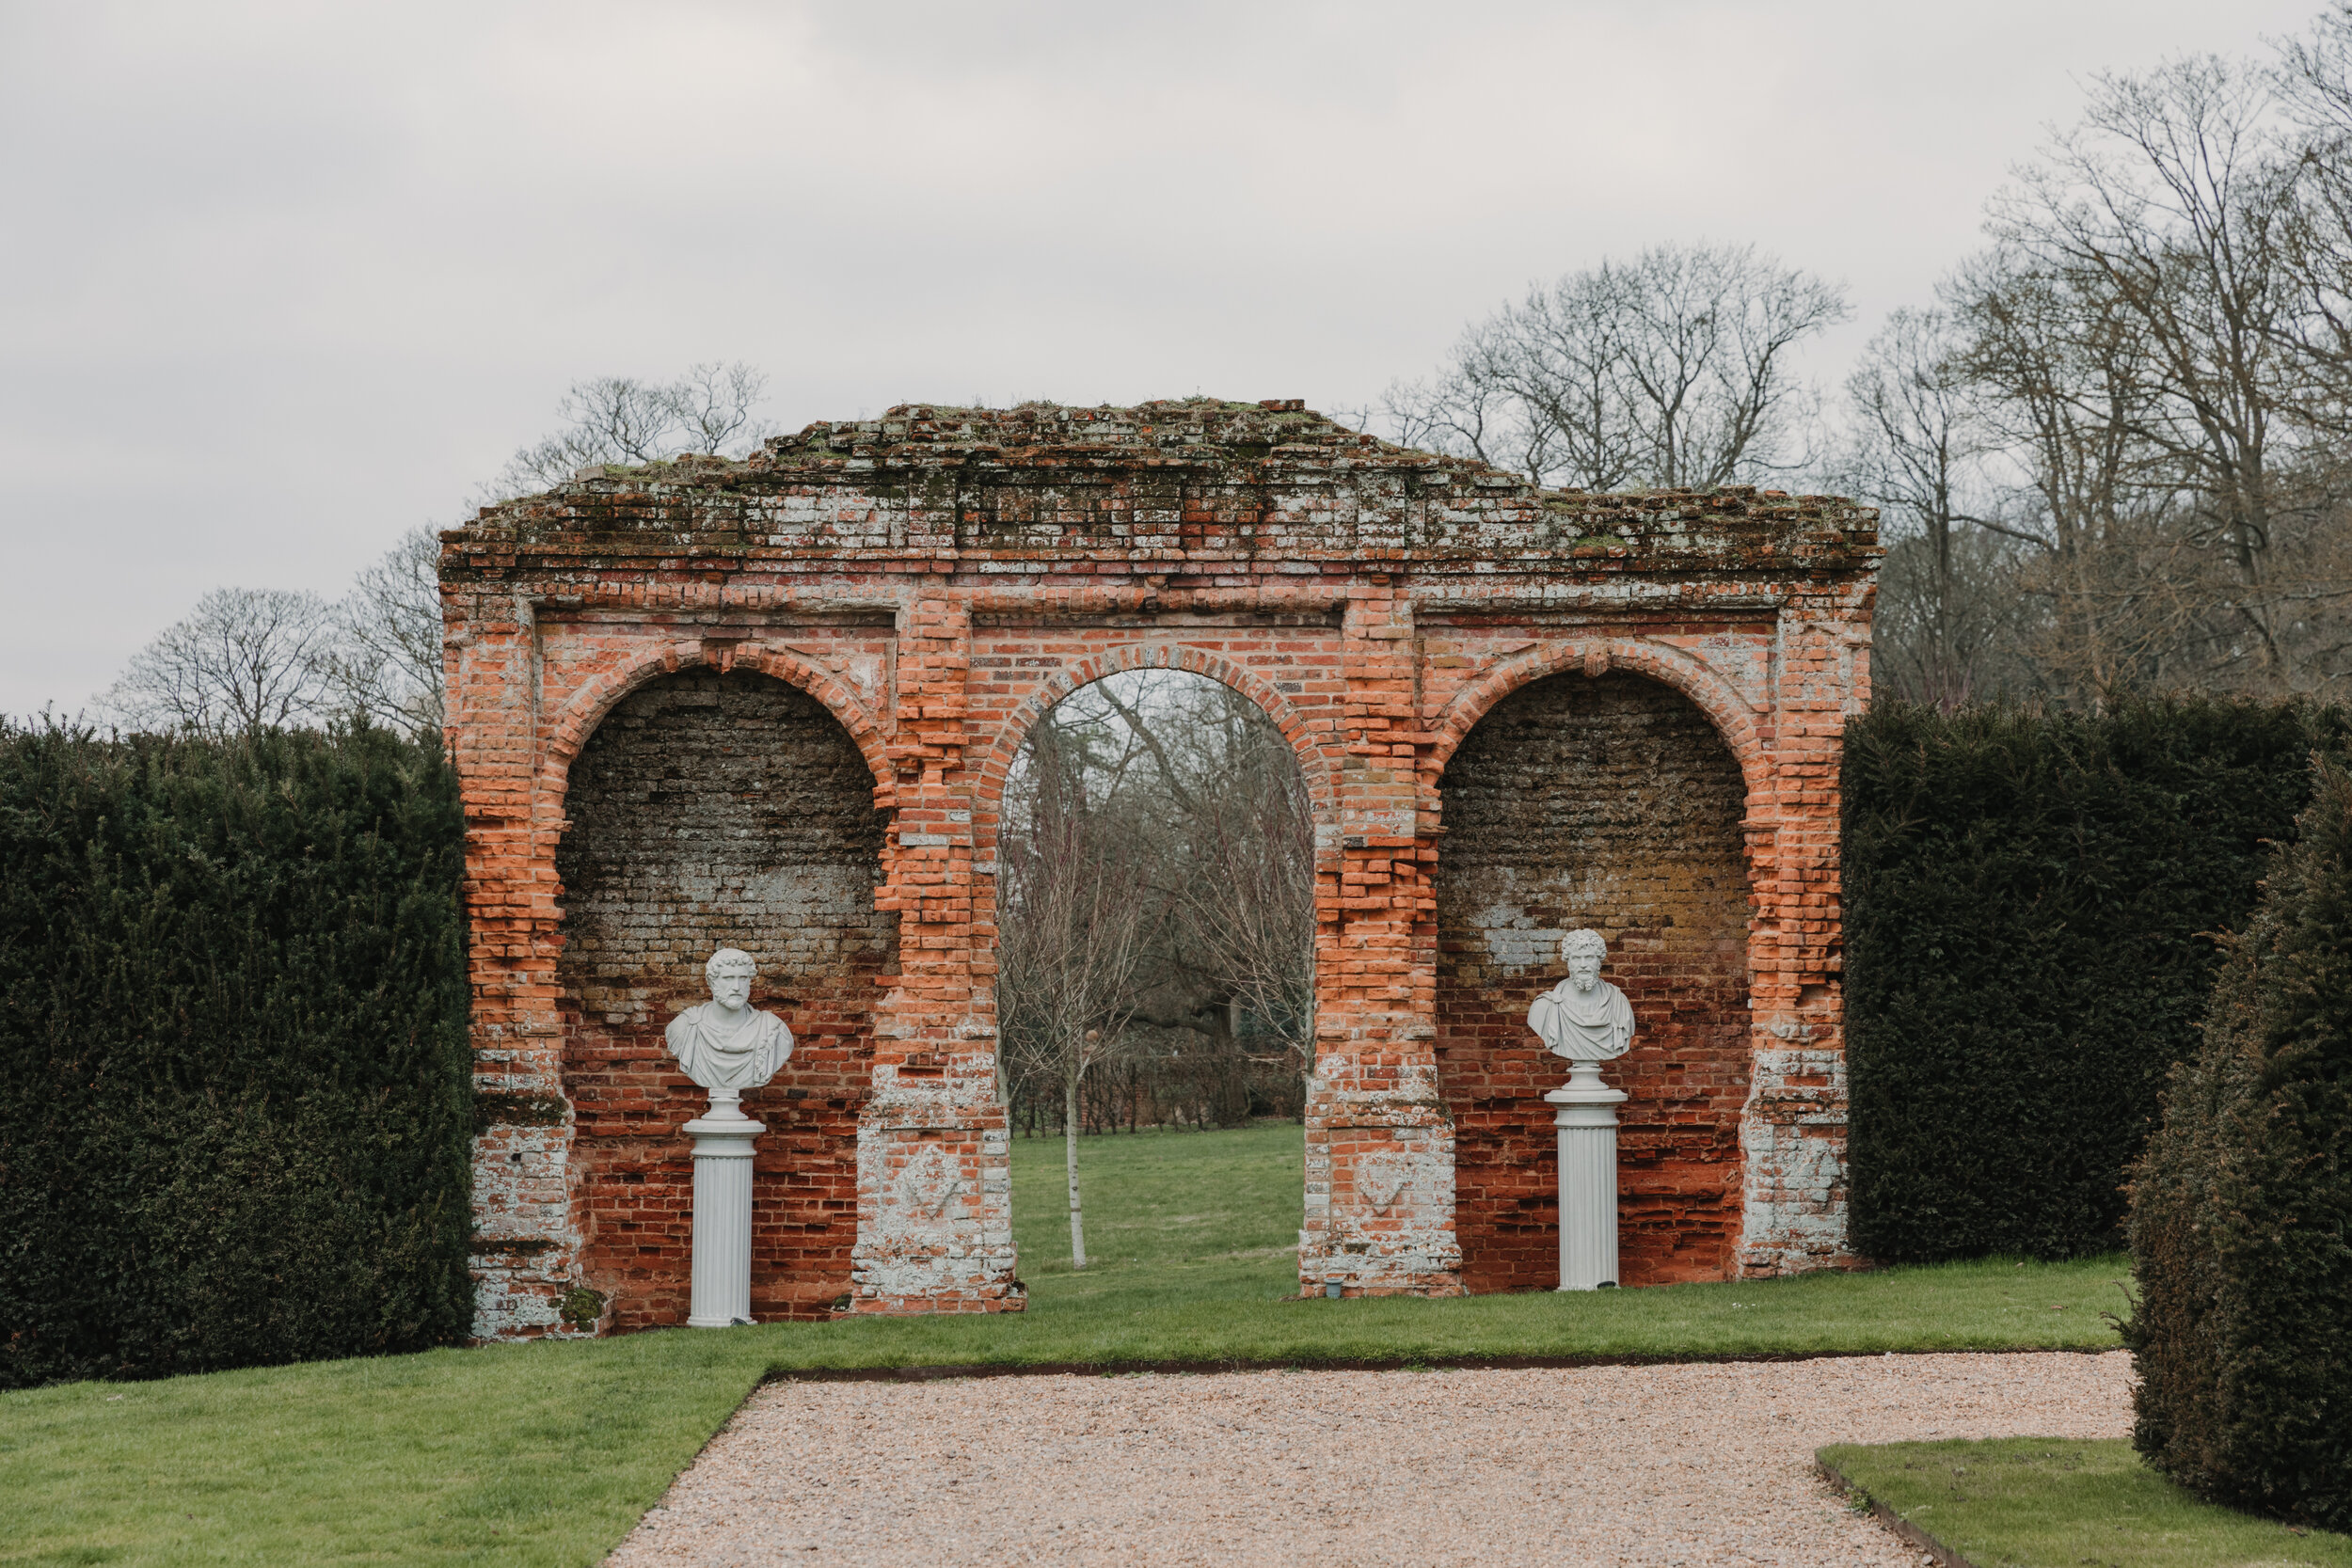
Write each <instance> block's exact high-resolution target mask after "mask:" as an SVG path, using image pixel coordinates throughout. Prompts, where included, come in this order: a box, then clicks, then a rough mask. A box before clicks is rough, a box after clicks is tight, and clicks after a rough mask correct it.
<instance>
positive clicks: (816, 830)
mask: <svg viewBox="0 0 2352 1568" xmlns="http://www.w3.org/2000/svg"><path fill="white" fill-rule="evenodd" d="M671 651H675V650H671ZM727 652H730V653H732V652H734V650H727ZM684 653H685V654H686V655H687V656H688V657H675V658H665V657H659V654H660V650H657V655H656V657H651V658H645V659H639V660H635V661H632V664H631V666H630V667H629V668H628V669H626V670H615V671H611V672H608V673H605V674H604V675H603V676H602V678H601V679H600V680H599V681H598V683H597V685H598V687H599V688H600V689H602V692H603V694H604V695H605V698H606V700H605V701H603V702H601V703H600V704H597V705H596V707H595V709H594V711H595V712H596V721H595V722H594V723H593V724H590V723H585V722H582V723H579V724H577V725H576V726H574V728H575V729H576V738H575V739H574V742H573V745H572V746H571V747H570V749H569V750H568V751H567V752H566V753H565V754H564V755H563V756H562V757H561V758H560V759H559V760H557V761H554V762H551V763H550V764H549V765H548V767H549V770H550V771H553V772H555V773H556V776H557V782H558V783H559V784H561V786H562V787H563V795H562V800H563V814H562V815H563V818H564V820H562V821H561V823H560V826H561V829H562V832H561V834H560V838H559V839H558V841H557V843H556V845H555V847H554V849H553V851H552V855H551V857H550V860H549V861H548V864H550V865H551V867H552V869H553V871H554V872H555V874H556V877H557V879H558V887H559V888H560V890H561V891H560V900H561V925H560V927H558V938H557V941H556V942H555V943H554V946H555V949H556V952H555V956H554V962H553V966H552V974H551V978H552V980H553V982H554V996H553V1000H552V1008H553V1011H554V1012H555V1014H556V1018H557V1022H558V1031H557V1033H558V1037H559V1042H560V1043H559V1047H558V1049H559V1052H560V1056H559V1064H558V1076H557V1079H556V1083H557V1085H558V1086H559V1090H560V1093H561V1094H562V1096H563V1098H564V1100H565V1101H567V1102H568V1104H569V1106H570V1108H571V1117H570V1118H569V1127H568V1146H567V1147H568V1156H567V1161H566V1167H567V1168H566V1187H567V1196H568V1199H569V1202H570V1204H571V1206H572V1212H573V1216H574V1222H573V1228H574V1231H575V1233H576V1234H577V1235H578V1236H579V1237H580V1254H579V1257H578V1259H577V1265H576V1266H577V1277H578V1279H579V1280H580V1282H581V1283H582V1284H584V1285H585V1286H587V1288H589V1289H591V1290H593V1291H596V1292H597V1293H599V1294H600V1295H601V1296H602V1297H603V1298H604V1308H603V1313H604V1319H605V1321H606V1322H607V1323H610V1324H611V1325H612V1326H613V1327H616V1328H622V1329H631V1328H643V1327H652V1326H659V1325H662V1324H668V1323H676V1322H678V1321H680V1320H681V1319H682V1318H683V1316H684V1314H685V1311H686V1298H687V1294H688V1291H689V1288H690V1277H691V1275H690V1267H689V1259H690V1256H691V1245H690V1239H691V1191H692V1169H691V1157H690V1155H689V1153H688V1151H687V1149H686V1148H684V1147H683V1145H682V1141H681V1140H680V1139H679V1138H678V1136H677V1134H676V1129H677V1127H678V1126H679V1125H681V1124H682V1123H683V1122H685V1121H687V1120H689V1119H691V1118H692V1117H694V1116H695V1115H696V1114H698V1113H699V1111H700V1110H701V1109H702V1103H701V1101H702V1091H700V1090H699V1089H697V1088H695V1087H694V1086H693V1085H691V1084H690V1083H689V1082H688V1081H687V1080H686V1077H685V1075H684V1073H683V1072H682V1071H681V1070H679V1069H677V1068H676V1067H675V1063H674V1062H672V1060H671V1059H670V1056H669V1053H668V1051H667V1049H666V1047H665V1045H664V1044H663V1030H664V1027H665V1025H666V1024H667V1022H668V1021H669V1020H670V1019H671V1018H672V1017H674V1016H675V1013H676V1011H677V1010H678V1009H679V1008H680V1007H682V1006H688V1005H690V1004H691V1003H694V1002H698V1001H700V1000H702V997H703V995H704V992H703V990H702V976H701V967H702V965H701V961H702V959H703V958H704V957H705V955H707V952H708V951H709V949H710V948H711V947H712V946H713V945H719V944H724V945H730V946H739V947H742V948H745V949H747V950H749V951H751V952H753V953H754V954H755V955H756V956H757V958H758V960H759V964H760V976H759V984H758V986H757V987H756V988H755V991H754V999H755V1005H756V1006H761V1007H763V1008H768V1009H771V1010H773V1011H776V1012H778V1013H780V1014H782V1015H784V1016H785V1017H786V1019H787V1022H789V1023H790V1025H791V1027H792V1030H793V1033H794V1035H795V1036H796V1037H797V1040H796V1044H795V1049H794V1051H793V1053H792V1056H791V1059H790V1060H789V1061H788V1062H787V1064H786V1065H785V1066H784V1068H783V1069H782V1070H780V1071H779V1072H778V1073H777V1074H776V1076H775V1077H774V1078H773V1079H772V1080H771V1081H770V1082H769V1083H768V1084H767V1085H763V1086H761V1087H759V1088H756V1089H753V1090H750V1091H747V1092H746V1095H745V1109H746V1110H747V1112H748V1113H749V1114H750V1115H751V1116H753V1117H755V1118H756V1119H758V1120H760V1121H762V1122H764V1123H765V1124H766V1127H767V1131H766V1132H765V1134H764V1135H763V1137H762V1138H761V1140H760V1145H759V1148H758V1150H757V1154H756V1156H755V1164H754V1167H753V1170H754V1175H753V1186H754V1192H755V1198H754V1223H753V1235H752V1300H753V1305H754V1309H755V1312H756V1313H757V1314H758V1315H759V1316H761V1317H763V1318H768V1317H814V1316H822V1315H823V1314H824V1312H825V1311H826V1310H827V1309H828V1307H829V1304H830V1303H831V1302H832V1301H833V1300H834V1299H835V1298H836V1297H838V1296H839V1295H840V1294H841V1292H842V1291H844V1290H845V1289H846V1288H847V1287H848V1285H849V1283H850V1266H851V1265H850V1250H851V1248H852V1246H853V1244H854V1240H855V1227H854V1225H853V1223H852V1222H851V1220H850V1217H849V1216H850V1215H851V1214H853V1213H854V1209H855V1202H856V1191H857V1185H856V1171H857V1129H858V1121H859V1117H860V1114H861V1109H862V1107H863V1105H864V1103H865V1101H866V1098H867V1096H868V1094H869V1093H870V1080H871V1073H872V1060H873V1054H874V1048H873V1035H874V1029H875V1023H876V1017H877V1011H878V1007H877V1003H878V1001H879V997H880V992H879V990H878V989H877V986H876V981H877V979H878V978H879V977H880V976H881V975H882V974H890V973H893V972H895V970H896V968H897V951H898V916H897V914H896V912H895V911H891V910H889V909H888V907H887V906H886V904H884V903H882V900H880V899H879V898H878V897H877V895H878V894H879V893H880V891H881V879H882V875H883V867H884V863H885V847H886V845H887V840H888V832H887V813H886V812H885V811H884V810H883V809H882V805H881V804H880V802H879V800H878V799H877V797H878V795H879V793H880V792H879V791H878V790H876V788H875V787H874V779H873V763H872V759H871V756H870V753H869V752H866V750H864V749H862V748H860V747H859V746H858V745H857V744H856V740H855V737H854V736H852V735H851V734H850V729H849V727H848V725H847V724H845V723H844V722H843V721H842V719H841V717H840V715H839V713H838V712H837V710H836V709H835V708H834V706H833V705H830V704H828V703H827V702H826V701H825V700H824V698H823V697H822V696H820V695H819V694H818V693H817V692H815V691H811V690H810V689H807V687H806V686H805V685H803V684H800V683H796V682H794V681H792V680H789V679H787V677H786V674H785V673H784V672H782V671H779V670H775V669H772V668H763V667H762V665H764V664H765V662H766V661H765V660H755V659H753V658H749V657H703V654H702V650H701V649H700V648H699V647H698V646H696V645H693V644H688V645H687V647H686V649H685V650H684ZM578 708H579V709H580V710H581V711H587V710H589V704H587V703H586V702H583V703H581V704H580V705H578ZM566 717H573V715H571V714H567V715H566ZM683 758H691V759H693V760H691V762H683V763H682V762H681V759H683Z"/></svg>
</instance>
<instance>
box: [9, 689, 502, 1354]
mask: <svg viewBox="0 0 2352 1568" xmlns="http://www.w3.org/2000/svg"><path fill="white" fill-rule="evenodd" d="M463 840H464V832H463V819H462V817H461V816H460V815H459V810H458V804H457V791H456V784H455V779H454V776H453V770H452V769H451V768H449V766H448V764H447V763H446V762H445V761H444V760H443V759H442V757H441V755H440V752H439V750H438V747H437V745H427V746H424V747H419V746H417V745H414V744H411V743H409V742H406V741H405V740H402V739H399V738H397V737H395V736H391V735H390V734H389V733H386V732H384V731H380V730H369V729H361V730H358V731H355V732H353V733H349V734H343V735H338V736H321V735H311V734H284V735H279V734H269V735H262V736H256V737H253V738H250V739H241V740H232V741H226V742H219V741H207V740H199V739H190V738H178V737H172V738H165V737H155V736H137V737H134V738H132V739H129V740H124V741H106V740H99V739H96V738H94V737H92V736H90V735H88V734H87V733H81V732H69V731H63V730H59V729H56V728H55V727H47V728H41V729H35V730H0V867H5V873H6V874H5V877H0V1386H22V1385H25V1384H31V1383H38V1382H44V1381H49V1380H55V1379H62V1378H76V1377H131V1376H136V1377H146V1376H161V1375H164V1374H167V1373H173V1372H188V1371H200V1370H210V1369H215V1368H223V1367H235V1366H248V1365H255V1364H261V1363H270V1362H280V1361H293V1360H302V1359H309V1358H313V1357H322V1356H340V1355H352V1354H368V1353H373V1352H385V1351H397V1350H411V1349H420V1348H422V1347H424V1346H428V1345H434V1344H444V1343H448V1342H450V1341H453V1340H454V1339H457V1338H461V1337H462V1336H463V1335H464V1334H465V1333H466V1331H467V1327H468V1318H469V1282H468V1277H467V1271H466V1249H467V1241H468V1233H469V1201H468V1192H469V1138H470V1135H471V1124H470V1117H471V1107H470V1105H469V1099H468V1094H469V1061H468V1058H467V1048H466V1009H467V991H466V977H465V967H464V950H463V940H464V939H463V927H462V923H461V916H460V911H459V907H458V902H457V885H458V877H459V874H460V871H461V869H462V866H463V853H464V851H463Z"/></svg>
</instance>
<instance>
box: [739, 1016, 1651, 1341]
mask: <svg viewBox="0 0 2352 1568" xmlns="http://www.w3.org/2000/svg"><path fill="white" fill-rule="evenodd" d="M1625 1098H1626V1096H1625V1091H1624V1090H1623V1089H1613V1088H1611V1087H1610V1086H1609V1085H1606V1084H1604V1083H1602V1082H1601V1081H1600V1064H1599V1063H1598V1062H1577V1063H1574V1064H1572V1067H1571V1070H1570V1071H1569V1073H1568V1082H1567V1085H1566V1086H1565V1088H1557V1089H1554V1090H1552V1091H1551V1092H1550V1093H1549V1094H1548V1095H1546V1096H1544V1100H1545V1101H1546V1102H1547V1103H1548V1104H1549V1105H1551V1106H1553V1107H1554V1108H1555V1112H1556V1114H1555V1115H1554V1117H1553V1118H1552V1125H1553V1126H1554V1127H1556V1128H1558V1129H1559V1132H1560V1289H1561V1290H1563V1291H1596V1290H1598V1289H1600V1288H1601V1287H1602V1286H1604V1285H1611V1286H1613V1285H1615V1284H1616V1283H1617V1107H1618V1106H1620V1105H1622V1104H1624V1103H1625ZM698 1223H699V1222H698ZM700 1234H701V1233H700V1231H699V1230H697V1232H696V1236H697V1239H699V1237H700ZM694 1277H695V1278H696V1279H697V1280H699V1279H700V1278H701V1277H702V1275H700V1274H697V1275H695V1276H694ZM696 1299H698V1300H699V1299H700V1298H699V1297H697V1298H696Z"/></svg>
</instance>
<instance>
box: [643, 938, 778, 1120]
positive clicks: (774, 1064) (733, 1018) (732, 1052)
mask: <svg viewBox="0 0 2352 1568" xmlns="http://www.w3.org/2000/svg"><path fill="white" fill-rule="evenodd" d="M758 973H759V970H758V967H757V966H756V965H755V964H754V963H753V962H752V956H751V955H750V954H749V953H746V952H744V951H743V950H742V949H741V948H739V947H722V948H720V949H719V951H717V952H716V953H713V954H712V955H710V961H709V962H708V963H706V964H704V965H703V978H704V979H705V980H707V981H708V982H709V985H710V1000H709V1001H707V1002H705V1003H702V1004H700V1005H699V1006H692V1007H689V1008H687V1009H686V1010H685V1011H683V1012H681V1013H679V1014H678V1015H677V1017H675V1018H674V1019H672V1020H671V1021H670V1027H669V1029H668V1031H667V1032H666V1033H665V1035H664V1038H665V1039H667V1040H668V1041H669V1045H670V1053H671V1054H672V1055H674V1056H675V1057H676V1058H677V1060H678V1066H680V1067H682V1068H684V1069H686V1076H687V1077H689V1078H691V1079H692V1080H693V1081H694V1082H695V1083H697V1084H699V1085H702V1086H703V1087H704V1088H706V1089H708V1090H709V1091H710V1106H711V1110H712V1112H713V1113H714V1114H716V1115H721V1116H724V1115H727V1114H729V1113H732V1114H734V1115H737V1116H740V1115H741V1114H742V1113H741V1112H740V1111H737V1110H735V1104H736V1101H739V1100H740V1099H741V1098H742V1095H743V1091H744V1090H745V1089H755V1088H757V1087H759V1086H760V1085H762V1084H765V1083H766V1082H768V1080H769V1079H771V1078H773V1077H774V1076H775V1075H776V1069H779V1068H781V1067H783V1066H784V1064H785V1061H786V1059H787V1057H789V1056H790V1055H791V1054H792V1031H791V1029H790V1028H789V1027H787V1025H786V1023H785V1022H784V1020H782V1019H780V1018H778V1017H777V1016H776V1015H775V1014H773V1013H763V1012H761V1011H759V1010H758V1009H757V1008H755V1007H754V1006H752V1005H751V1000H752V980H753V978H754V977H755V975H756V974H758Z"/></svg>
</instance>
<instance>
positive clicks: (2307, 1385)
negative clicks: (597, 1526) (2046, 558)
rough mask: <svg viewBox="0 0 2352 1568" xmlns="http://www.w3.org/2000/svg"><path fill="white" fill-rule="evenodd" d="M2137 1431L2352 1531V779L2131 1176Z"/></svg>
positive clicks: (2230, 976)
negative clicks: (2350, 1348)
mask: <svg viewBox="0 0 2352 1568" xmlns="http://www.w3.org/2000/svg"><path fill="white" fill-rule="evenodd" d="M2131 1239H2132V1265H2133V1273H2134V1274H2135V1275H2137V1278H2138V1283H2139V1301H2138V1303H2137V1306H2136V1307H2135V1308H2134V1310H2133V1314H2132V1320H2131V1322H2130V1323H2126V1324H2125V1325H2124V1338H2125V1340H2126V1342H2128V1343H2129V1344H2130V1345H2131V1347H2132V1352H2133V1359H2134V1363H2135V1365H2136V1366H2137V1369H2138V1371H2139V1376H2140V1385H2139V1387H2138V1388H2137V1390H2135V1391H2134V1394H2133V1399H2134V1401H2135V1402H2136V1403H2137V1406H2138V1411H2139V1420H2138V1422H2137V1427H2136V1429H2135V1431H2134V1433H2133V1438H2134V1441H2135V1442H2136V1444H2137V1447H2138V1449H2139V1450H2140V1452H2142V1453H2144V1454H2146V1455H2147V1456H2148V1459H2149V1462H2150V1463H2151V1464H2153V1465H2155V1466H2156V1468H2158V1469H2160V1470H2162V1471H2164V1472H2165V1473H2166V1474H2168V1475H2169V1476H2171V1477H2172V1479H2173V1480H2175V1481H2180V1482H2181V1483H2182V1484H2183V1485H2185V1486H2186V1487H2188V1488H2189V1489H2190V1490H2191V1491H2194V1492H2197V1493H2200V1494H2201V1495H2202V1496H2204V1497H2211V1498H2213V1499H2214V1500H2215V1501H2217V1502H2224V1503H2233V1504H2236V1505H2238V1506H2241V1507H2249V1508H2258V1509H2262V1510H2264V1511H2265V1512H2267V1513H2283V1514H2285V1515H2287V1516H2288V1517H2290V1518H2297V1519H2302V1520H2307V1521H2309V1522H2311V1523H2312V1524H2318V1525H2325V1526H2327V1527H2328V1528H2332V1529H2347V1528H2352V1355H2347V1354H2346V1344H2347V1339H2352V777H2347V776H2346V775H2345V774H2344V772H2342V771H2340V770H2338V769H2335V768H2321V769H2319V784H2318V788H2317V790H2316V791H2315V792H2314V795H2313V798H2312V804H2311V806H2310V808H2309V809H2308V810H2307V811H2306V812H2305V813H2304V815H2303V820H2302V825H2301V832H2300V835H2299V837H2298V839H2297V841H2296V843H2295V844H2293V845H2292V846H2290V847H2287V848H2286V849H2285V850H2284V851H2283V852H2282V853H2281V854H2280V856H2279V857H2278V860H2277V863H2276V864H2275V866H2274V868H2273V870H2272V872H2271V876H2270V879H2269V883H2268V885H2267V887H2266V888H2265V890H2264V895H2263V902H2262V908H2261V911H2260V912H2259V913H2258V914H2257V916H2256V917H2255V920H2254V922H2253V925H2252V927H2251V928H2250V929H2249V930H2248V932H2247V933H2246V935H2245V936H2244V937H2243V938H2242V939H2240V940H2238V941H2235V942H2232V943H2231V944H2230V955H2229V961H2228V963H2227V965H2226V967H2225V968H2224V969H2223V971H2222V975H2221V983H2220V984H2219V985H2218V986H2217V988H2216V989H2215V991H2214V997H2213V1004H2212V1008H2211V1010H2210V1012H2209V1013H2208V1014H2207V1016H2206V1020H2205V1038H2204V1046H2203V1049H2202V1050H2201V1051H2200V1052H2199V1053H2197V1055H2195V1056H2194V1057H2192V1058H2191V1059H2190V1060H2188V1061H2187V1062H2185V1063H2183V1064H2182V1066H2181V1067H2180V1069H2178V1070H2177V1071H2176V1073H2175V1075H2174V1077H2173V1081H2172V1085H2171V1087H2170V1089H2169V1091H2168V1092H2167V1094H2166V1096H2165V1116H2164V1125H2163V1127H2162V1129H2161V1130H2160V1131H2159V1132H2157V1133H2156V1135H2155V1136H2154V1138H2153V1139H2152V1140H2150V1142H2149V1145H2148V1149H2147V1153H2146V1154H2145V1156H2144V1157H2143V1158H2142V1159H2141V1161H2140V1162H2139V1164H2138V1165H2137V1166H2136V1167H2135V1169H2134V1171H2133V1180H2132V1221H2131Z"/></svg>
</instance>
